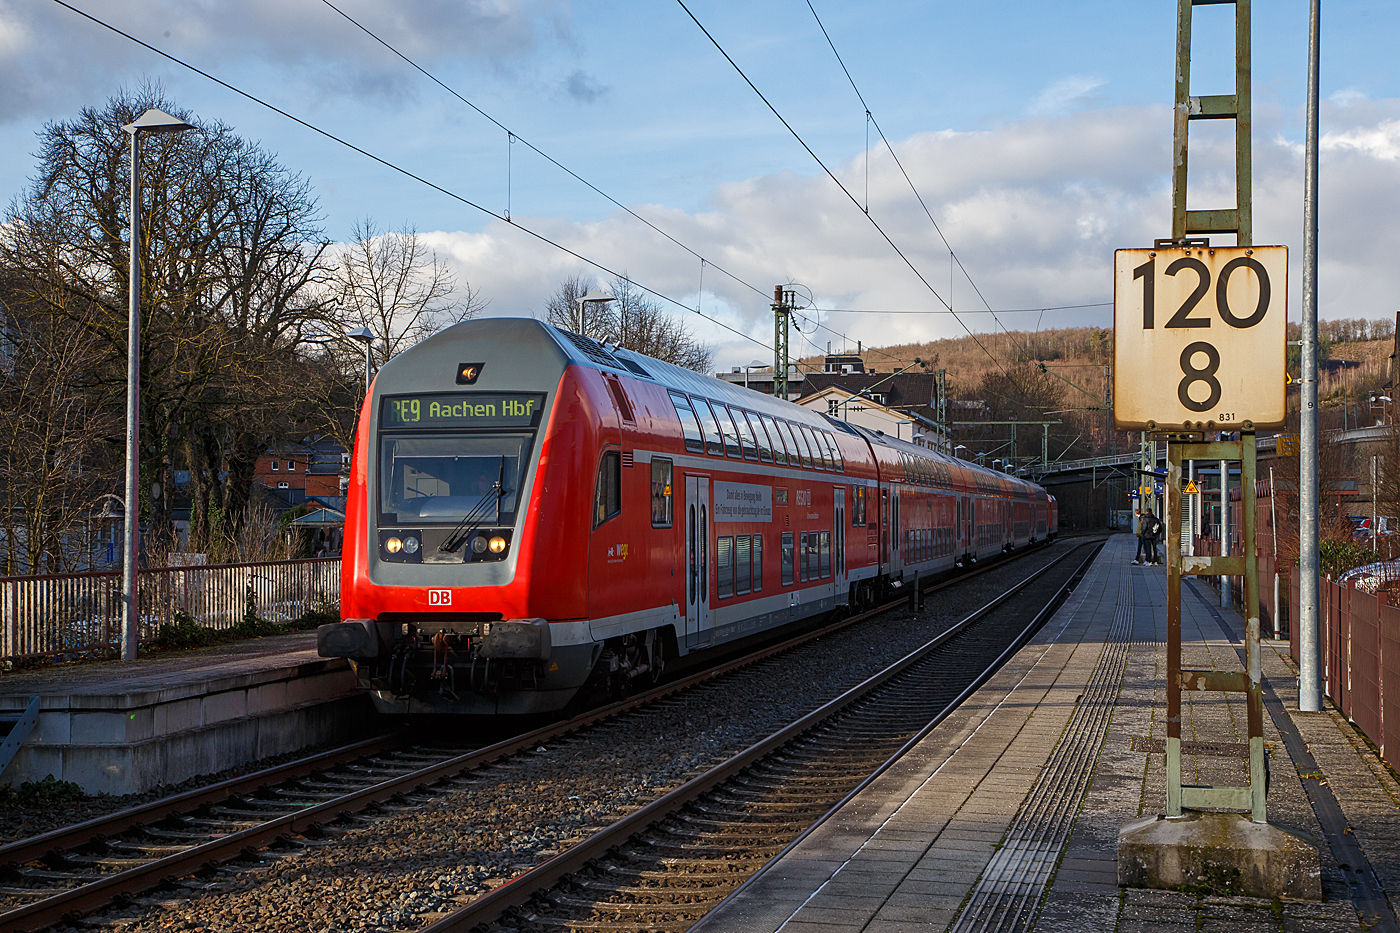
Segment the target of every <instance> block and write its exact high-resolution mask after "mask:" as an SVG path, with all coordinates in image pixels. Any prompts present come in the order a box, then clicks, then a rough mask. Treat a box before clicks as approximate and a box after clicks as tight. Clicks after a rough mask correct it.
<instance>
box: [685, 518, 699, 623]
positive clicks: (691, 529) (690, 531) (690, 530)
mask: <svg viewBox="0 0 1400 933" xmlns="http://www.w3.org/2000/svg"><path fill="white" fill-rule="evenodd" d="M686 535H687V536H688V537H689V538H690V548H689V550H690V576H689V580H690V602H692V603H694V602H695V580H696V573H697V570H698V567H697V561H696V549H695V506H693V505H692V506H690V521H689V522H688V523H687V525H686Z"/></svg>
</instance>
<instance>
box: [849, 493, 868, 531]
mask: <svg viewBox="0 0 1400 933" xmlns="http://www.w3.org/2000/svg"><path fill="white" fill-rule="evenodd" d="M864 524H865V487H864V486H852V487H851V527H852V528H859V527H860V526H861V525H864Z"/></svg>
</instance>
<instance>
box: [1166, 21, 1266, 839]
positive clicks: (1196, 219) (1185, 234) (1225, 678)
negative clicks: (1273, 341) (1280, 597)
mask: <svg viewBox="0 0 1400 933" xmlns="http://www.w3.org/2000/svg"><path fill="white" fill-rule="evenodd" d="M1219 2H1222V0H1178V4H1177V42H1176V106H1175V111H1174V114H1173V128H1172V129H1173V132H1172V136H1173V147H1172V149H1173V151H1172V236H1171V240H1169V241H1158V244H1157V246H1158V248H1163V247H1166V248H1172V249H1176V248H1190V247H1204V246H1208V245H1209V240H1208V239H1196V238H1194V236H1195V235H1199V234H1217V233H1218V234H1233V235H1234V236H1235V241H1236V245H1237V246H1243V247H1248V246H1252V245H1253V235H1254V224H1253V210H1252V192H1251V187H1250V174H1251V168H1252V162H1251V147H1250V129H1251V122H1250V95H1251V89H1250V0H1233V2H1234V7H1235V93H1234V94H1218V95H1212V96H1200V97H1193V96H1191V9H1192V7H1193V6H1196V5H1201V4H1205V3H1219ZM1224 2H1230V0H1224ZM1193 120H1234V121H1235V206H1234V207H1233V208H1221V209H1215V210H1199V211H1190V210H1187V209H1186V194H1187V187H1188V186H1187V152H1188V148H1189V145H1188V137H1189V130H1190V124H1191V121H1193ZM1203 459H1209V460H1218V461H1219V462H1220V467H1221V469H1220V473H1221V493H1220V507H1221V511H1222V516H1224V517H1225V519H1226V520H1228V512H1229V508H1230V501H1229V489H1230V471H1229V463H1230V462H1238V463H1239V464H1240V518H1241V522H1240V525H1241V527H1240V529H1239V531H1240V532H1241V533H1240V535H1239V538H1238V540H1239V544H1240V555H1239V556H1238V557H1236V556H1233V555H1231V554H1230V553H1229V550H1228V545H1226V547H1225V548H1223V549H1222V550H1223V551H1224V552H1223V553H1222V554H1221V556H1219V557H1204V558H1203V557H1187V556H1183V555H1182V550H1183V549H1182V547H1181V542H1180V538H1179V535H1180V532H1181V529H1182V505H1183V503H1182V498H1183V496H1182V494H1181V488H1182V472H1183V467H1184V466H1188V465H1189V464H1190V463H1191V462H1192V461H1194V460H1203ZM1167 460H1168V466H1167V515H1168V517H1167V756H1166V757H1167V816H1168V817H1179V816H1181V814H1182V810H1183V809H1192V808H1226V809H1236V810H1248V811H1250V817H1251V819H1252V820H1253V821H1254V822H1258V823H1262V822H1265V802H1264V731H1263V730H1264V726H1263V716H1264V699H1263V692H1262V688H1261V683H1260V680H1261V676H1262V671H1261V669H1260V653H1259V577H1258V564H1257V561H1256V560H1255V553H1256V552H1255V546H1254V545H1255V516H1256V510H1255V482H1254V480H1255V434H1254V431H1253V430H1244V431H1241V432H1240V439H1239V440H1237V441H1235V440H1219V441H1215V442H1205V441H1204V438H1202V440H1201V441H1197V442H1189V441H1186V440H1185V438H1181V437H1178V438H1169V439H1168V444H1167ZM1192 472H1194V471H1192ZM1187 574H1195V575H1200V576H1218V577H1220V578H1221V584H1222V586H1221V591H1222V595H1226V594H1228V593H1229V582H1228V580H1229V578H1230V577H1232V576H1238V577H1242V578H1243V581H1244V606H1243V608H1244V615H1245V618H1246V620H1247V621H1246V626H1245V651H1246V670H1245V671H1244V672H1243V673H1240V672H1233V671H1218V670H1198V671H1193V670H1184V669H1183V668H1182V666H1181V593H1182V576H1183V575H1187ZM1227 598H1228V595H1227ZM1183 690H1221V691H1226V692H1238V693H1244V694H1246V696H1247V697H1248V703H1247V709H1248V713H1247V720H1248V722H1247V726H1248V729H1247V734H1248V736H1249V784H1248V786H1245V787H1210V786H1200V785H1196V786H1191V785H1184V784H1183V783H1182V778H1181V725H1182V723H1181V718H1182V710H1181V705H1182V704H1181V694H1182V691H1183Z"/></svg>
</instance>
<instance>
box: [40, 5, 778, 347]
mask: <svg viewBox="0 0 1400 933" xmlns="http://www.w3.org/2000/svg"><path fill="white" fill-rule="evenodd" d="M53 2H54V3H56V4H58V5H59V6H61V7H63V8H64V9H66V10H69V11H70V12H73V13H76V14H77V15H79V16H81V17H82V18H83V19H86V20H88V21H89V22H91V23H94V24H95V25H98V26H101V27H102V28H103V29H106V30H108V31H110V32H113V33H115V34H117V35H119V36H121V37H122V38H123V39H126V40H128V41H130V42H134V43H135V44H137V45H139V46H141V47H142V48H143V49H146V50H147V51H149V52H153V53H155V54H156V55H159V56H160V57H161V58H164V59H165V60H166V61H169V62H171V63H173V64H176V65H179V66H180V67H181V68H184V69H186V70H188V71H192V72H194V73H195V74H197V75H199V76H200V77H201V78H204V79H206V80H208V81H212V82H214V83H215V84H217V85H219V86H220V87H222V88H224V89H225V90H228V91H232V92H233V93H234V94H237V95H238V96H239V97H242V98H243V99H245V100H247V101H250V102H252V103H254V104H257V105H258V106H259V107H263V108H265V109H267V110H271V111H272V112H273V113H275V114H277V115H278V116H281V117H285V118H286V119H288V120H291V121H292V122H293V123H295V124H297V125H298V126H300V127H302V128H304V129H307V130H310V131H311V132H313V133H315V134H316V135H318V136H322V137H325V138H326V139H329V140H330V141H332V142H334V143H338V144H340V145H342V146H344V147H345V148H347V149H350V150H351V151H353V152H356V153H358V154H360V155H362V156H364V157H365V158H367V159H369V160H370V161H372V162H375V163H377V164H379V165H382V166H383V167H385V168H387V169H389V170H390V171H393V172H397V173H398V174H400V175H403V176H404V177H405V178H409V179H412V180H413V181H416V182H418V183H419V184H421V185H424V186H425V187H427V188H430V189H432V190H433V191H436V192H438V193H439V194H442V195H445V196H447V197H449V198H451V199H452V200H454V201H457V202H460V203H462V204H465V205H466V206H467V207H470V208H473V209H474V210H477V211H480V212H481V213H483V214H485V215H487V216H488V217H492V218H494V219H496V220H499V221H501V222H502V223H505V224H507V225H509V226H511V227H513V228H515V229H517V230H521V231H523V232H524V233H526V234H528V235H530V236H532V237H534V238H535V239H536V240H538V241H540V242H541V243H545V244H547V245H549V246H552V247H554V248H555V249H557V250H559V251H560V252H562V253H566V254H568V255H570V256H572V257H574V258H575V259H577V260H579V261H580V262H583V263H587V264H588V265H590V266H592V267H593V268H595V269H598V270H600V271H602V272H606V273H607V274H608V275H611V276H613V277H615V278H627V280H628V281H629V282H631V283H632V284H633V285H635V286H637V287H638V288H640V289H641V290H642V291H644V292H647V293H648V294H650V295H654V296H656V297H657V298H660V299H661V300H662V301H665V302H668V303H670V304H673V305H675V306H676V307H678V308H684V309H685V310H686V311H689V312H691V313H692V314H698V315H699V316H700V317H702V318H704V319H705V320H707V321H709V322H710V323H711V324H714V325H716V326H717V327H721V328H723V329H724V330H727V331H729V332H730V333H732V334H735V335H736V336H739V337H742V338H744V339H745V340H748V341H750V342H752V343H756V344H758V345H759V346H760V347H763V348H764V349H767V350H772V349H773V347H772V346H770V345H769V344H766V343H764V342H763V341H761V340H759V339H758V338H756V337H752V336H750V335H748V334H746V333H744V332H743V331H740V330H738V329H736V328H734V327H730V326H729V325H728V324H726V323H724V322H723V321H721V320H718V319H717V318H713V317H711V316H710V315H708V314H705V313H704V312H702V311H701V310H700V309H699V308H698V307H697V308H692V307H691V306H690V305H688V304H686V303H684V302H682V301H679V300H678V299H675V298H672V297H671V296H670V295H667V294H665V293H664V292H660V291H657V290H656V289H654V288H651V287H649V286H647V285H645V284H643V283H641V282H637V281H635V280H633V279H631V278H629V277H627V276H625V275H624V274H623V273H621V272H618V271H616V270H614V269H612V268H610V267H609V266H606V265H604V264H603V263H601V262H599V261H598V260H596V259H590V258H589V257H587V256H585V255H583V254H582V253H579V252H577V251H575V250H572V249H570V248H569V247H567V246H565V245H563V244H562V243H558V242H556V241H554V240H551V239H550V238H549V237H547V236H545V235H544V234H543V233H539V232H538V231H535V230H532V229H530V228H529V227H527V226H525V225H524V224H518V223H514V222H513V221H511V220H510V218H508V217H506V216H504V215H503V214H500V213H497V212H496V211H493V210H491V208H489V207H486V206H484V205H482V204H478V203H476V202H475V201H473V200H471V199H470V198H467V197H465V196H463V195H460V194H457V193H456V192H455V191H451V190H449V189H447V188H444V187H443V186H442V185H439V184H437V183H436V182H433V181H430V180H428V179H427V178H424V177H423V176H422V175H419V174H417V173H415V172H413V171H410V170H409V169H406V168H404V167H403V166H401V165H397V164H395V163H393V162H390V161H389V160H388V159H386V158H384V157H382V156H378V155H375V154H374V153H372V152H370V151H369V150H367V149H364V148H361V147H360V146H357V145H355V144H354V143H352V142H350V141H349V140H347V139H343V138H342V137H340V136H337V135H335V134H334V133H332V132H330V131H329V130H323V129H321V128H320V127H319V126H316V125H315V124H313V123H310V122H308V121H306V120H303V119H302V118H301V117H298V116H296V115H294V114H292V113H289V112H288V111H286V110H283V109H282V108H281V107H278V106H277V105H276V104H273V103H270V102H268V101H265V100H263V99H262V98H260V97H257V96H256V95H254V94H252V93H250V92H248V91H245V90H243V89H242V88H239V87H236V86H235V85H233V84H230V83H229V82H227V81H225V80H223V79H222V78H218V77H215V76H214V75H212V74H210V73H209V72H207V71H204V70H203V69H201V68H199V67H197V66H195V65H193V64H190V63H189V62H187V61H185V60H183V59H181V58H178V57H177V56H175V55H172V54H171V53H169V52H166V51H165V50H163V49H160V48H157V47H156V46H154V45H151V44H150V43H149V42H146V41H144V40H142V39H138V38H137V37H136V36H133V35H132V34H131V33H129V32H126V31H124V30H122V29H120V28H118V27H116V26H114V25H112V24H111V23H108V22H106V21H104V20H101V19H98V18H97V17H96V16H93V15H92V14H91V13H87V12H85V11H83V10H80V9H78V8H77V7H75V6H73V5H71V4H69V3H67V2H65V0H53ZM716 268H718V267H716Z"/></svg>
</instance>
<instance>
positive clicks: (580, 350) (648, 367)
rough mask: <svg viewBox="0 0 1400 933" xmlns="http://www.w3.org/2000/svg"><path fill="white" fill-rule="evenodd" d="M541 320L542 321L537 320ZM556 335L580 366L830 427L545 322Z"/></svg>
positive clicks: (783, 404)
mask: <svg viewBox="0 0 1400 933" xmlns="http://www.w3.org/2000/svg"><path fill="white" fill-rule="evenodd" d="M535 323H539V322H535ZM543 326H544V327H547V328H549V330H550V331H551V332H553V333H554V334H555V337H556V339H557V340H558V341H559V344H560V346H561V347H562V348H563V349H564V352H566V353H568V354H569V355H570V357H571V358H572V360H573V362H574V363H575V364H576V365H579V366H588V367H591V368H593V369H601V370H607V371H609V372H616V373H621V374H623V375H630V376H632V377H634V378H637V379H645V380H648V381H650V382H653V383H655V384H657V385H659V386H662V387H664V388H666V389H668V390H672V391H676V392H684V393H686V394H687V395H697V396H699V397H701V398H707V399H710V400H712V401H717V402H724V403H726V404H730V405H735V406H738V407H739V408H744V409H747V410H749V411H754V412H758V413H759V414H767V415H772V416H773V417H776V418H786V419H787V420H788V421H800V422H803V423H805V424H807V425H808V426H809V427H814V428H825V429H830V427H831V425H830V423H829V419H827V418H826V416H825V415H824V414H822V413H821V412H818V411H814V410H813V409H810V408H805V407H803V406H801V405H796V404H793V403H792V402H787V401H783V400H782V399H778V398H774V397H773V396H771V395H764V394H762V393H761V392H754V391H753V390H752V389H747V388H745V387H743V386H741V385H734V384H732V383H728V382H725V381H724V380H722V379H714V378H712V377H710V376H706V375H704V374H703V373H697V372H695V371H694V370H690V369H686V368H685V367H683V366H677V365H675V364H674V363H667V362H664V361H662V360H658V359H656V358H654V357H650V356H646V355H645V354H642V353H637V352H635V351H633V350H625V349H623V348H621V347H614V346H611V345H609V344H605V343H599V342H598V341H596V340H593V339H592V338H589V337H584V336H582V335H580V334H575V333H573V332H572V331H567V330H564V329H563V328H559V327H554V326H552V325H549V324H544V325H543Z"/></svg>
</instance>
